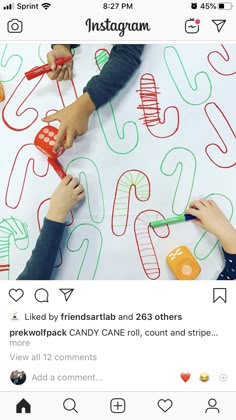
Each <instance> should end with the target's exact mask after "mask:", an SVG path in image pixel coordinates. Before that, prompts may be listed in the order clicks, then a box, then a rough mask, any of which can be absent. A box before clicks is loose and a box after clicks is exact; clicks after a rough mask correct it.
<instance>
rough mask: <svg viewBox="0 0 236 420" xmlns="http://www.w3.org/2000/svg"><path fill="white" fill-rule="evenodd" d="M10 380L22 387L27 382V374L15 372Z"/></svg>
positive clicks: (20, 371)
mask: <svg viewBox="0 0 236 420" xmlns="http://www.w3.org/2000/svg"><path fill="white" fill-rule="evenodd" d="M10 378H11V381H12V383H13V384H15V385H22V384H23V383H24V382H25V381H26V374H25V372H24V371H23V370H14V371H13V372H12V373H11V376H10Z"/></svg>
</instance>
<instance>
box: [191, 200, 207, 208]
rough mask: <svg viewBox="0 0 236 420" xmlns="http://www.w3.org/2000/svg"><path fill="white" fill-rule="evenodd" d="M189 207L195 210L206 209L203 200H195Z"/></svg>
mask: <svg viewBox="0 0 236 420" xmlns="http://www.w3.org/2000/svg"><path fill="white" fill-rule="evenodd" d="M189 207H190V208H193V209H197V210H201V209H203V208H204V205H203V204H202V202H201V200H195V201H192V202H191V203H190V204H189Z"/></svg>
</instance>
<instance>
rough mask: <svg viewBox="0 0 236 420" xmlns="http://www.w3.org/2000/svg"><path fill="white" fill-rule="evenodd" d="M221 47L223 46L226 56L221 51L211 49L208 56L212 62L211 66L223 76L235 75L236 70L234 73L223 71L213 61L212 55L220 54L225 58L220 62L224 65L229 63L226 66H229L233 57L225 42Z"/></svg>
mask: <svg viewBox="0 0 236 420" xmlns="http://www.w3.org/2000/svg"><path fill="white" fill-rule="evenodd" d="M221 47H222V48H223V51H224V53H225V56H226V57H224V55H223V54H222V53H221V52H220V51H211V52H210V53H209V54H208V56H207V60H208V62H209V64H210V66H211V67H212V68H213V69H214V70H215V72H216V73H218V74H220V75H221V76H233V75H234V74H236V71H234V72H232V73H222V72H220V71H219V70H217V68H216V67H215V65H214V64H213V62H212V57H211V56H214V55H216V56H219V57H220V58H222V59H223V62H222V63H220V64H223V65H224V64H225V63H227V65H226V67H227V66H228V67H229V64H231V61H232V57H230V55H229V53H228V51H227V50H226V48H225V47H224V45H223V44H221ZM217 58H218V57H217Z"/></svg>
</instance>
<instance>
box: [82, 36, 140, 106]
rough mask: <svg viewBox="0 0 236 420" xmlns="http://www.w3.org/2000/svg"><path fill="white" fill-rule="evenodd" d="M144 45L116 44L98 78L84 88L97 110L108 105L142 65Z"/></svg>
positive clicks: (91, 80)
mask: <svg viewBox="0 0 236 420" xmlns="http://www.w3.org/2000/svg"><path fill="white" fill-rule="evenodd" d="M143 49H144V45H140V44H132V45H131V44H116V45H114V46H113V48H112V49H111V52H110V56H109V59H108V61H107V62H106V64H105V65H104V66H103V68H102V70H101V73H100V74H99V75H98V76H94V77H92V79H90V80H89V82H88V83H87V85H86V86H85V88H84V92H88V94H89V96H90V98H91V100H92V101H93V103H94V104H95V107H96V109H98V108H100V107H101V106H102V105H104V104H106V103H107V102H108V101H109V100H110V99H111V98H113V97H114V96H115V95H116V94H117V93H118V92H119V91H120V90H121V89H122V88H123V87H124V86H125V85H126V83H127V82H128V80H129V79H130V78H131V76H132V75H133V74H134V72H135V70H137V68H138V67H139V65H140V63H141V54H142V52H143Z"/></svg>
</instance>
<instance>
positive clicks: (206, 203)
mask: <svg viewBox="0 0 236 420" xmlns="http://www.w3.org/2000/svg"><path fill="white" fill-rule="evenodd" d="M200 201H201V203H202V205H203V206H205V207H211V204H210V201H209V200H205V199H202V200H200Z"/></svg>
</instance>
